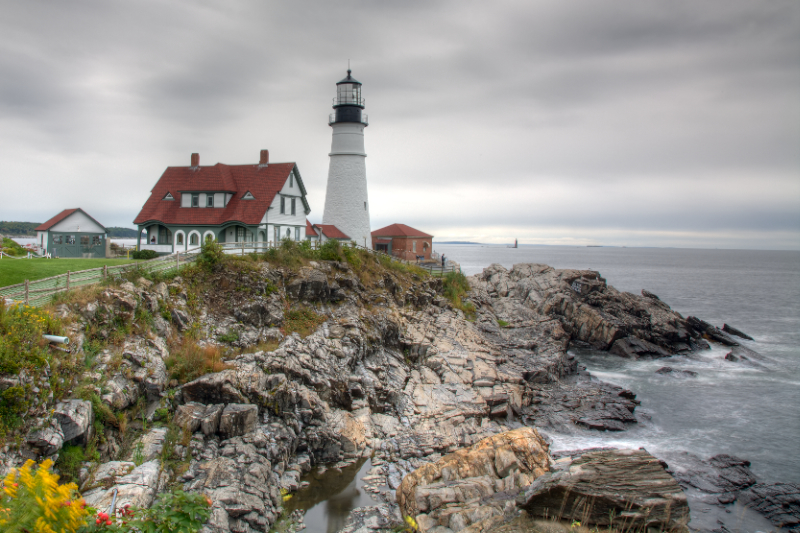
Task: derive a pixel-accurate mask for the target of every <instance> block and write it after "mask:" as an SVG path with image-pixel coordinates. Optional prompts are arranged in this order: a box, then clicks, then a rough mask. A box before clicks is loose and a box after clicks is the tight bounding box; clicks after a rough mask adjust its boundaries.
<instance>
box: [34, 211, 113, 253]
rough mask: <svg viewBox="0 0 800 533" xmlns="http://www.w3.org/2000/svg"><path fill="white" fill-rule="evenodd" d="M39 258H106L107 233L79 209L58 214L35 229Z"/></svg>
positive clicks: (100, 225)
mask: <svg viewBox="0 0 800 533" xmlns="http://www.w3.org/2000/svg"><path fill="white" fill-rule="evenodd" d="M36 238H37V240H38V241H39V242H38V245H39V247H40V248H41V250H42V254H50V256H51V257H80V258H98V257H100V258H102V257H108V252H109V250H108V244H109V241H108V232H107V231H106V228H105V227H104V226H103V225H102V224H100V223H99V222H98V221H97V220H95V219H94V218H92V217H91V216H90V215H89V214H88V213H86V211H84V210H83V209H81V208H80V207H76V208H75V209H64V210H63V211H62V212H60V213H59V214H57V215H56V216H54V217H53V218H51V219H50V220H48V221H47V222H45V223H44V224H41V225H40V226H37V227H36Z"/></svg>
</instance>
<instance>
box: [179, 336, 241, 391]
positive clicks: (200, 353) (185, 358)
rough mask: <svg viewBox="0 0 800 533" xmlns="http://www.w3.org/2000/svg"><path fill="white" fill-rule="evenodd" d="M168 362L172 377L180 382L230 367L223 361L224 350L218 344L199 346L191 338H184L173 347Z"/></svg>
mask: <svg viewBox="0 0 800 533" xmlns="http://www.w3.org/2000/svg"><path fill="white" fill-rule="evenodd" d="M166 364H167V370H168V371H169V374H170V378H171V379H177V380H178V382H180V383H187V382H189V381H192V380H193V379H197V378H199V377H200V376H203V375H205V374H209V373H212V372H219V371H221V370H224V369H225V368H227V367H228V365H226V364H225V363H224V362H223V361H222V351H221V350H220V349H219V347H218V346H198V345H197V343H196V342H194V341H193V340H191V339H184V340H183V341H182V342H181V343H180V344H178V345H177V346H174V347H172V348H171V349H170V355H169V357H167V360H166Z"/></svg>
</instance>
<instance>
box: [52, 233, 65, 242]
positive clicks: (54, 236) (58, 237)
mask: <svg viewBox="0 0 800 533" xmlns="http://www.w3.org/2000/svg"><path fill="white" fill-rule="evenodd" d="M62 242H63V241H62V240H61V235H53V244H61V243H62Z"/></svg>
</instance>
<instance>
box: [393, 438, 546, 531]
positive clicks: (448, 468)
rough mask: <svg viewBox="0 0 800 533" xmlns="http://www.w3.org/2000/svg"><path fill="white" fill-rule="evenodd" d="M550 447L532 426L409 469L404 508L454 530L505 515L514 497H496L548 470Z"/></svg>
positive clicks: (401, 495) (400, 496)
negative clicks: (410, 471)
mask: <svg viewBox="0 0 800 533" xmlns="http://www.w3.org/2000/svg"><path fill="white" fill-rule="evenodd" d="M547 450H548V448H547V443H546V442H545V441H544V439H543V438H542V437H541V436H540V435H539V433H538V432H537V431H536V430H535V429H533V428H529V427H523V428H519V429H515V430H512V431H507V432H504V433H500V434H497V435H494V436H491V437H488V438H485V439H482V440H481V441H479V442H477V443H476V444H474V445H472V446H470V447H469V448H464V449H461V450H458V451H456V452H453V453H451V454H448V455H445V456H444V457H442V458H441V459H439V460H438V461H436V462H433V463H428V464H425V465H423V466H421V467H420V468H418V469H416V470H414V471H413V472H412V473H410V474H408V475H407V476H406V477H405V478H404V479H403V481H402V483H401V484H400V487H399V488H398V489H397V503H398V504H399V506H400V512H401V513H402V514H403V515H404V516H412V517H418V515H419V516H420V517H421V518H420V519H421V520H422V521H423V522H426V521H427V522H430V524H431V525H436V526H437V527H438V526H444V527H448V528H450V529H451V530H453V531H460V530H461V529H464V528H465V527H467V526H468V525H470V524H471V523H474V522H478V521H480V520H483V519H485V518H487V517H489V516H494V515H502V514H504V512H506V510H507V507H509V505H507V503H508V501H509V498H508V497H505V498H501V497H498V498H494V499H492V498H493V497H494V496H495V494H496V493H498V492H503V493H505V492H512V493H513V492H514V491H519V490H520V489H521V488H522V487H525V486H527V485H529V484H530V483H531V481H533V480H534V479H536V478H537V477H539V476H541V475H543V474H544V473H545V472H546V471H547V470H548V469H549V467H550V457H549V455H548V453H547ZM510 507H511V508H513V503H512V504H510ZM422 515H424V517H423V516H422Z"/></svg>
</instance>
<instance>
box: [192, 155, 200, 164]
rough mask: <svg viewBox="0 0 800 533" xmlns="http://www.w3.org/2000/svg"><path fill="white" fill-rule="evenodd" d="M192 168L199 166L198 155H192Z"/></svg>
mask: <svg viewBox="0 0 800 533" xmlns="http://www.w3.org/2000/svg"><path fill="white" fill-rule="evenodd" d="M192 166H193V167H199V166H200V154H192Z"/></svg>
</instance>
